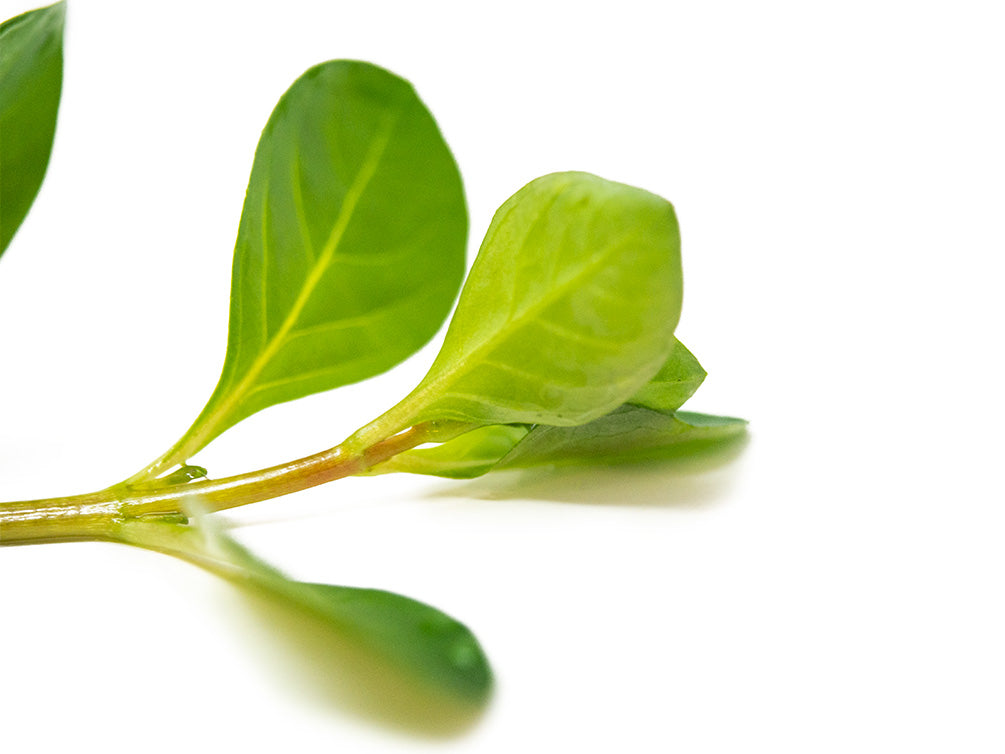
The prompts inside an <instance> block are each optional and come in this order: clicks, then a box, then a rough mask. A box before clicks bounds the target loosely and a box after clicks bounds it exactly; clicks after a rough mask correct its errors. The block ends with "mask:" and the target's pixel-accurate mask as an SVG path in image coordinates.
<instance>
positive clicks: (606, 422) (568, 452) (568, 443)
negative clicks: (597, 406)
mask: <svg viewBox="0 0 1005 754" xmlns="http://www.w3.org/2000/svg"><path fill="white" fill-rule="evenodd" d="M746 431H747V422H746V421H745V420H743V419H736V418H733V417H729V416H710V415H708V414H698V413H692V412H689V411H678V412H677V413H676V414H674V415H668V414H665V413H662V412H659V411H652V410H650V409H647V408H641V407H638V406H623V407H622V408H619V409H618V410H617V411H613V412H612V413H610V414H608V415H607V416H604V417H601V418H600V419H597V420H595V421H592V422H590V423H589V424H585V425H581V426H578V427H548V426H537V427H535V428H534V429H533V431H531V432H530V433H528V435H527V436H526V437H525V438H524V439H523V440H522V441H521V442H520V444H519V445H517V446H516V447H515V448H514V449H513V450H512V451H511V452H510V453H509V454H508V455H507V456H506V457H505V458H503V459H502V460H501V461H500V462H499V463H498V464H497V465H496V466H495V467H494V468H495V469H515V468H525V467H529V466H540V465H543V464H551V465H558V466H561V465H579V464H600V463H625V462H635V461H650V460H657V459H670V458H679V457H682V456H686V455H695V454H697V453H699V452H705V451H708V450H712V449H714V448H716V447H722V446H725V445H727V444H729V443H731V442H733V441H735V440H736V439H738V438H740V437H742V436H743V435H744V434H745V433H746Z"/></svg>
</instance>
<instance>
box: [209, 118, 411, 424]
mask: <svg viewBox="0 0 1005 754" xmlns="http://www.w3.org/2000/svg"><path fill="white" fill-rule="evenodd" d="M400 115H401V112H400V111H397V112H395V113H393V114H392V115H388V116H387V117H386V118H385V122H384V125H383V128H381V129H380V131H378V133H377V135H376V136H375V137H374V139H373V142H372V143H371V145H370V149H369V151H368V153H367V156H366V158H365V159H364V161H363V165H362V166H361V167H360V169H359V171H358V172H357V173H356V177H355V178H353V182H352V184H351V185H350V186H349V189H348V191H346V194H345V198H344V200H343V202H342V208H341V209H340V210H339V214H338V216H337V217H336V218H335V222H334V224H333V225H332V230H331V233H330V234H329V236H328V240H327V241H326V242H325V245H324V247H322V249H321V253H320V254H319V255H318V257H317V259H316V260H315V261H314V264H313V265H312V266H311V269H310V271H309V272H308V275H307V278H306V280H305V281H304V285H303V286H302V287H301V289H300V293H299V294H298V295H297V298H296V300H295V301H294V302H293V305H292V306H291V307H290V309H289V311H288V312H287V314H286V316H285V317H284V318H283V322H282V324H281V325H280V326H279V329H277V330H276V332H275V333H274V334H273V335H272V337H271V338H269V340H268V341H267V343H266V345H265V348H264V349H262V351H261V352H260V353H259V355H258V356H256V357H255V360H254V361H253V362H252V363H251V365H250V366H249V367H248V370H247V371H246V372H245V375H244V377H243V378H241V381H240V382H239V383H238V384H237V385H236V386H235V387H234V388H233V389H232V390H230V391H228V393H227V398H226V399H225V400H224V401H222V402H221V403H220V406H219V408H218V409H217V410H216V411H214V412H213V415H214V416H215V417H218V418H217V419H215V420H214V421H211V422H210V423H209V426H210V427H212V425H215V424H218V423H220V422H221V421H223V420H225V419H226V418H227V416H228V414H229V413H230V412H231V411H232V410H233V409H234V408H235V407H236V406H237V405H239V404H240V403H241V401H242V399H243V398H244V396H245V394H246V393H247V392H248V390H249V389H250V388H251V387H252V385H253V384H254V382H255V380H256V379H257V378H258V376H259V375H260V374H261V373H262V370H264V369H265V367H266V366H267V365H268V363H269V361H271V360H272V358H273V357H274V356H275V355H276V353H277V352H278V351H279V350H280V349H281V348H282V347H283V345H285V340H286V336H287V335H288V334H289V332H290V330H292V329H293V326H294V325H295V324H296V322H297V320H298V319H299V318H300V314H301V313H302V312H303V309H304V307H305V306H306V305H307V302H308V301H309V300H310V297H311V295H312V294H313V293H314V289H315V288H316V287H317V285H318V283H319V282H320V281H321V278H322V277H323V276H324V274H325V272H326V271H327V268H328V266H329V265H330V264H331V262H332V259H333V257H334V256H335V252H336V250H337V248H338V245H339V244H340V243H341V241H342V239H343V237H344V235H345V231H346V229H347V228H348V226H349V221H350V220H351V219H352V215H353V213H354V212H355V209H356V205H357V204H358V203H359V200H360V199H361V198H362V195H363V193H364V192H365V191H366V188H367V186H368V185H369V183H370V181H371V180H372V179H373V176H374V175H375V174H376V172H377V166H378V165H379V164H380V161H381V159H382V158H383V155H384V152H385V151H386V149H387V145H388V143H389V142H390V140H391V133H392V132H393V131H394V127H395V126H396V125H397V121H398V118H399V117H400ZM264 268H265V266H264V265H263V270H264Z"/></svg>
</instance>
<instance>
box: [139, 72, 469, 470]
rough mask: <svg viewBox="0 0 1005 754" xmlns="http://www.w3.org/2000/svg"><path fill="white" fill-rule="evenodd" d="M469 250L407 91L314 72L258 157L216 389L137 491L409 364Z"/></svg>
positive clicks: (365, 75) (459, 192)
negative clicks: (230, 437)
mask: <svg viewBox="0 0 1005 754" xmlns="http://www.w3.org/2000/svg"><path fill="white" fill-rule="evenodd" d="M466 236H467V210H466V207H465V203H464V192H463V187H462V185H461V178H460V174H459V173H458V170H457V166H456V164H455V162H454V159H453V157H452V155H451V153H450V150H449V149H448V147H447V145H446V143H445V142H444V140H443V137H442V135H441V134H440V132H439V130H438V128H437V126H436V123H435V122H434V121H433V118H432V116H431V115H430V114H429V111H428V110H427V109H426V107H425V106H424V105H423V104H422V102H421V101H420V100H419V98H418V97H417V96H416V94H415V91H414V90H413V89H412V87H411V85H410V84H408V83H407V82H406V81H404V80H403V79H400V78H398V77H397V76H395V75H394V74H392V73H389V72H388V71H385V70H383V69H381V68H378V67H376V66H373V65H370V64H369V63H361V62H354V61H345V60H336V61H331V62H328V63H324V64H322V65H319V66H317V67H315V68H312V69H310V70H309V71H307V73H305V74H304V75H303V76H301V77H300V78H299V79H298V80H297V81H296V82H295V83H294V84H293V85H292V86H291V87H290V89H289V91H287V92H286V94H284V95H283V97H282V99H280V101H279V104H278V105H276V108H275V110H274V111H273V113H272V116H271V117H270V118H269V122H268V124H267V125H266V127H265V130H264V131H263V132H262V137H261V140H260V141H259V143H258V149H257V151H256V152H255V164H254V167H253V168H252V171H251V179H250V181H249V183H248V193H247V198H246V199H245V203H244V211H243V213H242V216H241V225H240V230H239V232H238V238H237V247H236V249H235V252H234V270H233V283H232V290H231V305H230V335H229V341H228V344H227V356H226V361H225V363H224V368H223V374H222V375H221V377H220V382H219V384H218V385H217V387H216V390H215V392H214V393H213V395H212V397H211V398H210V400H209V402H208V404H207V405H206V407H205V409H204V410H203V412H202V414H201V415H200V416H199V418H198V419H197V420H196V422H195V424H194V425H193V426H192V428H191V429H190V430H189V432H188V433H187V434H186V435H185V437H184V438H183V439H182V440H181V441H180V442H179V443H178V445H177V446H176V447H175V448H173V449H172V450H171V451H169V453H167V454H165V456H164V457H163V458H162V459H161V460H160V461H159V462H157V463H155V464H154V465H153V466H151V467H150V468H148V469H147V470H146V472H145V474H141V475H137V477H140V478H142V477H143V476H144V475H145V476H149V475H151V474H155V473H156V472H158V471H160V470H162V469H164V468H167V467H168V466H170V465H172V464H174V463H178V462H181V461H184V460H186V459H187V457H188V456H189V455H191V454H193V453H195V452H196V451H197V450H199V449H200V448H202V447H203V446H205V445H206V444H207V443H208V442H209V441H210V440H212V439H213V438H214V437H216V436H217V435H218V434H219V433H220V432H222V431H223V430H225V429H227V428H228V427H230V426H231V425H233V424H235V423H236V422H238V421H240V420H241V419H243V418H245V417H247V416H249V415H250V414H253V413H254V412H256V411H259V410H261V409H263V408H266V407H267V406H271V405H273V404H276V403H280V402H282V401H288V400H292V399H294V398H299V397H302V396H305V395H308V394H311V393H315V392H318V391H321V390H328V389H330V388H334V387H338V386H340V385H345V384H348V383H351V382H356V381H358V380H362V379H364V378H367V377H371V376H373V375H375V374H379V373H380V372H383V371H385V370H387V369H389V368H390V367H391V366H393V365H395V364H397V363H398V362H400V361H402V360H403V359H405V358H406V357H408V356H410V355H411V354H412V353H414V352H415V351H416V350H417V349H418V348H419V347H421V346H422V345H423V344H424V343H425V342H426V341H427V340H428V339H429V338H430V337H431V336H432V335H433V334H434V333H435V332H436V331H437V330H438V329H439V327H440V325H441V324H442V322H443V320H444V319H445V318H446V316H447V314H448V313H449V311H450V307H451V305H452V303H453V301H454V298H455V296H456V294H457V290H458V288H459V287H460V283H461V279H462V277H463V273H464V265H465V263H464V247H465V243H466ZM135 479H136V478H134V480H135Z"/></svg>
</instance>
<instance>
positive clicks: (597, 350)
mask: <svg viewBox="0 0 1005 754" xmlns="http://www.w3.org/2000/svg"><path fill="white" fill-rule="evenodd" d="M680 305H681V266H680V236H679V232H678V228H677V220H676V217H675V215H674V211H673V207H672V206H671V205H670V203H669V202H667V201H666V200H665V199H661V198H660V197H658V196H655V195H653V194H650V193H648V192H646V191H643V190H641V189H637V188H633V187H631V186H626V185H624V184H620V183H613V182H611V181H607V180H604V179H602V178H598V177H597V176H594V175H589V174H587V173H556V174H553V175H547V176H544V177H542V178H539V179H537V180H535V181H533V182H531V183H530V184H528V185H527V186H525V187H524V188H523V189H521V190H520V191H518V192H517V193H516V194H515V195H514V196H513V197H511V198H510V199H509V200H507V201H506V202H505V203H504V204H503V205H502V207H501V208H500V209H499V211H498V212H496V215H495V217H494V218H493V220H492V223H491V225H490V227H489V229H488V232H487V233H486V236H485V240H484V241H483V243H482V246H481V250H480V251H479V253H478V258H477V259H476V260H475V263H474V265H473V267H472V269H471V273H470V274H469V276H468V279H467V281H466V282H465V285H464V289H463V291H462V292H461V298H460V301H459V302H458V305H457V310H456V312H455V313H454V316H453V319H452V320H451V323H450V327H449V329H448V331H447V334H446V338H445V340H444V344H443V348H442V349H441V351H440V353H439V355H438V356H437V358H436V361H435V362H434V364H433V366H432V368H431V369H430V371H429V373H428V374H427V375H426V377H425V378H424V379H423V381H422V382H421V383H420V385H419V386H418V387H417V388H416V389H415V391H413V392H412V394H411V395H409V396H408V397H407V398H406V399H405V400H404V401H403V402H402V403H401V404H399V405H398V406H397V407H395V408H394V409H392V410H391V411H390V412H388V414H386V415H385V416H384V417H382V418H380V419H378V420H377V421H376V422H374V423H373V425H372V427H379V428H380V429H381V431H382V432H383V433H394V432H397V431H400V430H401V429H403V428H405V427H407V426H409V425H410V424H414V423H417V422H421V421H436V420H455V421H463V422H472V423H477V424H513V423H529V424H531V423H544V424H555V425H573V424H580V423H583V422H586V421H589V420H591V419H594V418H596V417H598V416H602V415H603V414H605V413H607V412H609V411H611V410H612V409H614V408H616V407H617V406H619V405H621V404H622V403H624V402H625V401H626V400H627V399H629V398H630V397H631V396H632V395H633V394H634V393H635V392H636V391H637V390H639V388H641V387H642V385H643V384H645V383H646V382H647V381H648V380H649V379H650V378H651V377H652V376H653V375H654V374H655V373H656V371H657V370H658V369H659V368H660V366H661V365H662V364H663V363H664V362H665V361H666V359H667V357H668V355H669V353H670V349H671V347H672V345H673V343H674V337H673V330H674V327H675V326H676V324H677V320H678V317H679V315H680ZM368 429H369V428H368ZM366 432H367V429H364V431H363V432H362V433H360V434H361V435H363V434H365V433H366Z"/></svg>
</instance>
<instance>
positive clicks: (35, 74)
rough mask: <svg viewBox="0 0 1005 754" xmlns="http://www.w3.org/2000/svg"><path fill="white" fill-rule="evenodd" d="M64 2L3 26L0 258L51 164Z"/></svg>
mask: <svg viewBox="0 0 1005 754" xmlns="http://www.w3.org/2000/svg"><path fill="white" fill-rule="evenodd" d="M65 12H66V4H65V3H56V4H55V5H50V6H49V7H47V8H40V9H39V10H33V11H29V12H28V13H24V14H22V15H20V16H17V17H16V18H12V19H10V20H9V21H5V22H4V23H3V25H0V254H3V252H4V250H5V249H6V248H7V245H8V244H9V243H10V241H11V239H12V238H13V237H14V233H15V232H16V231H17V229H18V228H19V227H20V226H21V222H22V221H23V220H24V217H25V215H27V214H28V210H29V209H30V208H31V204H32V202H34V201H35V196H36V194H38V190H39V188H40V187H41V186H42V178H43V177H44V176H45V169H46V167H47V166H48V164H49V154H50V152H51V151H52V139H53V135H54V134H55V131H56V113H57V111H58V110H59V95H60V91H61V89H62V86H63V20H64V16H65Z"/></svg>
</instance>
